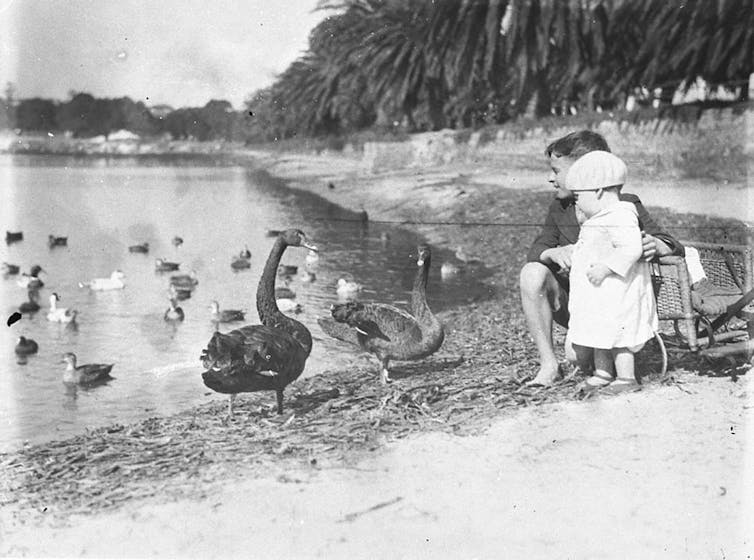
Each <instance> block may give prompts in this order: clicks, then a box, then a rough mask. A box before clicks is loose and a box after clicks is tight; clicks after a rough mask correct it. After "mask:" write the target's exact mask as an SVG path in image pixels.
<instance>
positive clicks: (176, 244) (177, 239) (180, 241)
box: [172, 235, 183, 249]
mask: <svg viewBox="0 0 754 560" xmlns="http://www.w3.org/2000/svg"><path fill="white" fill-rule="evenodd" d="M172 243H173V247H175V248H176V249H177V248H178V247H180V246H181V245H183V238H182V237H178V236H177V235H176V236H175V237H173V242H172Z"/></svg>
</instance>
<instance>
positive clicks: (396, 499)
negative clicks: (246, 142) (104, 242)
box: [0, 153, 754, 558]
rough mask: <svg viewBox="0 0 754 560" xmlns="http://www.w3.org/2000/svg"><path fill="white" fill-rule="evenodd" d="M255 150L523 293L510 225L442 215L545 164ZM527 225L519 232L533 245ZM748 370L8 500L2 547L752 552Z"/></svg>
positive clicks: (43, 551)
mask: <svg viewBox="0 0 754 560" xmlns="http://www.w3.org/2000/svg"><path fill="white" fill-rule="evenodd" d="M251 155H252V158H253V159H254V161H255V162H256V164H257V165H261V166H262V167H264V168H266V170H267V171H268V172H269V173H271V174H273V175H275V176H277V177H280V178H282V179H285V180H287V181H290V185H291V186H292V187H294V188H300V189H305V190H308V191H310V192H314V193H316V194H318V195H321V196H323V197H325V198H327V199H328V200H331V201H333V202H336V203H338V204H341V205H343V206H345V207H347V208H350V209H352V210H355V211H359V210H360V209H365V210H366V211H367V212H368V213H369V218H370V220H384V221H397V222H408V223H411V224H412V225H410V226H407V227H413V228H416V229H417V230H419V231H420V232H422V233H423V234H424V235H426V236H428V238H429V239H430V241H431V242H433V243H438V244H442V245H446V246H450V247H454V246H456V245H458V244H464V245H466V246H469V247H472V248H473V249H475V250H476V251H480V252H485V254H487V255H488V256H489V262H488V264H490V265H492V266H493V267H495V266H499V267H501V271H499V272H498V273H497V275H496V276H495V277H493V279H492V281H493V282H495V283H496V286H497V289H498V290H503V291H504V292H505V293H506V294H507V295H506V296H505V297H503V298H502V299H501V301H504V302H508V304H510V305H511V306H512V305H513V304H511V303H510V302H515V299H516V297H515V292H514V291H515V290H516V286H515V281H512V280H511V274H510V270H513V269H515V268H516V267H517V266H518V263H506V262H505V258H506V257H505V251H499V253H500V254H496V253H495V251H494V250H491V248H492V249H494V247H495V246H496V244H499V243H500V242H501V239H502V237H501V236H502V235H503V234H502V233H500V232H498V233H491V231H492V230H490V229H489V228H487V227H485V226H483V225H480V226H478V227H466V226H462V225H457V226H450V227H447V226H446V227H437V226H436V224H435V223H436V222H441V221H457V222H460V221H462V219H465V220H466V221H473V222H476V223H480V224H481V223H484V222H485V221H489V220H492V219H493V218H494V219H496V220H501V219H503V220H504V219H506V208H505V207H501V206H500V205H499V204H498V205H497V206H495V204H494V201H495V200H497V197H498V192H499V191H500V189H501V188H502V189H505V190H506V191H509V190H510V191H515V190H524V191H525V190H528V189H536V190H541V189H542V179H543V177H544V175H545V170H544V169H543V170H541V171H534V170H521V169H518V170H507V171H504V172H499V171H496V170H495V168H494V167H493V166H485V165H479V163H478V162H476V163H475V162H470V163H468V164H458V163H456V164H450V165H446V166H436V167H432V168H424V169H402V170H393V171H386V172H380V173H376V174H373V173H367V172H365V170H364V169H363V166H362V164H361V163H360V162H359V161H357V160H355V159H349V158H343V157H317V156H284V157H281V156H279V155H274V156H273V155H269V154H262V153H255V154H251ZM330 183H332V186H333V187H334V188H330V186H329V184H330ZM507 218H509V219H510V220H513V219H514V218H515V216H507ZM495 231H497V230H495ZM505 235H506V236H508V237H509V234H507V233H506V234H505ZM506 239H507V237H506ZM528 239H529V238H528V237H527V238H526V239H524V238H521V240H520V241H519V240H518V239H515V240H512V241H511V240H509V242H510V243H513V245H514V246H515V244H516V243H519V242H520V243H521V244H522V245H523V246H522V247H521V251H522V252H523V251H525V245H526V244H527V243H528V241H527V240H528ZM506 271H507V272H506ZM490 308H491V307H490V306H489V305H488V306H486V307H481V308H480V309H479V310H477V311H474V310H473V309H472V310H471V311H469V313H474V312H477V313H489V310H490ZM512 313H517V310H515V309H514V310H513V311H512ZM518 313H519V314H520V312H518ZM472 319H473V316H472ZM511 320H513V321H516V322H518V323H520V321H521V319H520V317H517V318H512V319H511ZM483 342H484V341H482V342H480V344H482V343H483ZM452 344H453V343H452V341H451V344H450V345H451V347H452ZM494 351H495V349H494V348H493V349H492V350H491V352H494ZM737 379H738V380H737V381H734V380H733V378H730V377H700V376H698V375H694V374H690V373H687V372H684V371H679V372H677V380H678V383H676V384H672V385H670V386H666V385H651V386H648V387H646V388H645V390H644V391H641V392H639V393H635V394H630V395H623V396H619V397H614V398H609V399H607V398H596V399H593V400H588V401H568V402H557V403H554V404H545V405H541V406H535V407H529V408H525V409H521V410H511V411H507V412H504V413H502V414H499V415H497V416H495V417H494V418H490V420H489V422H487V423H486V424H485V425H484V426H482V428H480V429H477V430H475V431H474V433H473V435H464V436H456V435H450V434H448V433H442V432H427V433H419V434H414V435H411V436H409V437H407V438H403V439H394V438H390V437H384V438H383V440H382V441H381V442H380V445H379V446H378V447H377V448H375V449H374V450H373V451H369V452H365V453H359V455H358V456H356V457H354V458H352V459H351V460H347V461H344V460H329V459H328V458H327V457H324V458H321V459H320V460H319V461H318V462H317V463H316V464H310V463H307V462H303V461H301V462H299V463H293V464H291V462H290V461H289V462H280V463H276V462H275V461H274V457H273V460H271V461H269V462H268V463H266V464H265V465H263V467H264V469H263V471H262V472H263V473H264V474H263V475H262V476H259V475H258V474H256V473H259V472H260V471H259V469H257V470H256V471H254V472H255V475H254V476H253V477H252V476H249V477H248V478H244V477H243V476H241V477H240V478H239V477H237V476H236V477H229V479H227V480H226V479H224V478H222V477H219V478H218V479H217V480H215V481H214V482H213V481H211V480H210V481H206V480H203V481H202V482H197V483H196V487H195V488H193V489H192V490H191V492H190V493H189V494H190V495H189V496H188V497H185V496H184V497H182V498H180V499H179V500H177V501H168V502H166V500H165V499H164V498H162V497H160V496H155V497H150V498H147V499H141V500H132V501H131V502H129V503H127V504H126V505H125V506H123V507H121V508H119V509H116V510H115V511H110V512H100V513H98V514H97V515H74V516H68V517H54V518H53V517H44V516H35V517H33V518H30V517H28V516H26V515H23V512H19V510H18V507H17V506H13V505H11V506H7V507H4V508H3V509H2V515H1V516H0V522H1V523H2V525H1V526H0V530H1V532H0V539H1V540H0V554H2V555H4V556H31V557H39V556H42V557H57V556H63V557H81V556H86V557H145V556H146V557H152V556H160V557H200V558H207V557H212V558H214V557H218V558H226V557H249V556H252V557H254V556H262V555H263V556H269V557H272V558H384V557H400V558H459V557H463V558H501V557H504V558H746V557H747V555H752V554H754V542H753V541H754V539H753V538H752V536H751V531H750V526H751V524H752V521H754V475H753V474H752V473H754V440H753V437H752V433H754V430H752V425H754V424H752V422H753V420H754V418H753V416H752V403H751V400H750V395H751V383H752V374H751V372H749V373H748V374H746V375H742V376H740V377H738V378H737Z"/></svg>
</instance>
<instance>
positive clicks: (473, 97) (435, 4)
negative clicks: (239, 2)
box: [247, 0, 754, 139]
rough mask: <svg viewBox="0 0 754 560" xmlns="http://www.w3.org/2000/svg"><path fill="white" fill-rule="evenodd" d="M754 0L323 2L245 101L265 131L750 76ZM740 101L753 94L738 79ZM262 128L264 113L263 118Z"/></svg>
mask: <svg viewBox="0 0 754 560" xmlns="http://www.w3.org/2000/svg"><path fill="white" fill-rule="evenodd" d="M753 6H754V2H752V0H687V1H684V2H663V1H661V0H412V1H411V2H405V1H402V0H322V1H321V2H320V3H319V7H320V8H321V9H325V10H330V11H331V15H330V16H329V17H327V18H325V19H324V20H323V21H322V22H321V23H320V24H319V25H318V26H317V27H316V28H315V29H314V30H312V32H311V34H310V37H309V49H308V50H307V52H306V53H304V54H303V55H302V56H301V57H300V58H299V59H298V60H296V61H294V62H293V63H292V64H291V65H290V66H289V67H288V68H287V69H286V70H285V71H284V72H283V73H282V74H281V75H280V76H278V79H277V80H276V81H275V83H274V84H273V85H272V86H271V87H270V88H268V89H266V90H264V91H263V92H261V93H260V94H258V95H254V96H252V97H250V99H249V100H248V101H247V108H248V109H249V110H250V111H252V112H253V113H254V114H255V115H258V116H259V118H260V119H261V118H262V116H263V118H264V122H265V125H264V126H261V124H260V126H259V127H254V126H253V125H252V126H251V127H250V128H251V129H252V130H254V131H256V132H255V135H262V136H266V138H267V139H272V138H285V137H290V136H293V135H296V134H305V135H318V134H324V133H332V132H343V131H351V130H355V129H358V128H361V127H364V126H372V125H378V126H379V125H387V124H389V123H394V122H398V123H401V124H402V125H403V126H405V128H407V129H409V130H412V131H415V130H436V129H439V128H442V127H446V126H450V127H467V126H479V125H481V124H484V123H492V122H503V121H505V120H507V119H509V118H512V117H515V116H516V115H520V114H524V113H528V114H530V115H533V116H544V115H549V114H550V113H552V112H560V111H563V110H564V109H567V108H568V107H570V106H579V107H589V108H593V107H595V106H596V105H597V104H599V105H602V106H603V107H614V106H618V105H621V104H622V103H623V102H624V101H625V98H626V96H627V95H628V94H629V93H630V92H632V91H633V90H634V89H635V88H641V87H643V88H648V89H649V90H653V89H655V88H660V89H665V90H666V91H670V92H673V91H675V90H676V89H677V88H678V87H679V85H681V84H683V83H684V82H685V83H687V84H690V83H691V82H693V81H694V80H695V79H696V78H697V77H702V78H704V79H705V80H707V81H708V82H709V83H711V84H726V85H727V86H729V87H730V88H736V87H738V86H741V85H743V84H744V83H745V81H746V80H747V79H748V75H749V74H750V73H751V72H752V71H754V61H753V60H752V57H753V56H754V54H753V53H754V7H753ZM739 92H740V96H741V98H742V99H745V98H746V96H747V89H746V87H741V88H740V90H739ZM260 123H261V120H260Z"/></svg>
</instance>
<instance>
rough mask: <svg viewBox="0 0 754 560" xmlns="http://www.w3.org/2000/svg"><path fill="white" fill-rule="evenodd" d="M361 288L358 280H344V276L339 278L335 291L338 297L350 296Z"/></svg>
mask: <svg viewBox="0 0 754 560" xmlns="http://www.w3.org/2000/svg"><path fill="white" fill-rule="evenodd" d="M361 288H362V286H361V284H359V283H358V282H354V281H353V280H346V279H345V278H339V279H338V285H337V287H336V288H335V291H336V292H337V294H338V297H341V298H352V297H354V296H355V295H356V294H358V293H359V292H360V291H361Z"/></svg>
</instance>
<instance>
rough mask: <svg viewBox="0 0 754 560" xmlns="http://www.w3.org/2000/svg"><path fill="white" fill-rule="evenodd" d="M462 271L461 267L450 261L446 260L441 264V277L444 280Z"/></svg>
mask: <svg viewBox="0 0 754 560" xmlns="http://www.w3.org/2000/svg"><path fill="white" fill-rule="evenodd" d="M460 272H461V268H460V267H459V266H458V265H457V264H455V263H452V262H450V261H445V262H444V263H442V265H440V278H442V279H443V280H445V279H447V278H450V277H452V276H456V275H457V274H459V273H460Z"/></svg>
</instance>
